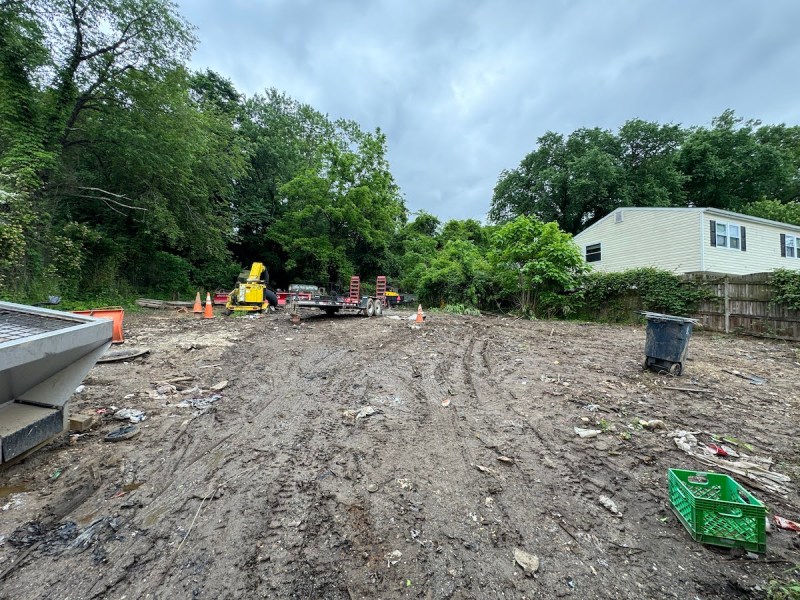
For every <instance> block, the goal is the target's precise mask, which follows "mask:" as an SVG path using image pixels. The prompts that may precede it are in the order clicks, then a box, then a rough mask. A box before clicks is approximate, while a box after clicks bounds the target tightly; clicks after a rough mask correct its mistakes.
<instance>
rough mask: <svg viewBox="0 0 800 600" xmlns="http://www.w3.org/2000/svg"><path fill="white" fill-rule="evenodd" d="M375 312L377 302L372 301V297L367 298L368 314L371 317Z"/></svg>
mask: <svg viewBox="0 0 800 600" xmlns="http://www.w3.org/2000/svg"><path fill="white" fill-rule="evenodd" d="M374 314H375V303H374V302H373V301H372V298H370V299H369V300H367V308H366V315H367V316H368V317H371V316H373V315H374Z"/></svg>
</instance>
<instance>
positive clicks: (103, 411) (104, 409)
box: [94, 408, 108, 415]
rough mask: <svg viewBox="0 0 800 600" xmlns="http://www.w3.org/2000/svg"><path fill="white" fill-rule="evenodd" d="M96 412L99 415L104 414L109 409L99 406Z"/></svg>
mask: <svg viewBox="0 0 800 600" xmlns="http://www.w3.org/2000/svg"><path fill="white" fill-rule="evenodd" d="M94 412H95V413H97V414H98V415H104V414H106V413H107V412H108V409H107V408H98V409H97V410H96V411H94Z"/></svg>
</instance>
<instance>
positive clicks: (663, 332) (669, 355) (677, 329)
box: [642, 312, 697, 375]
mask: <svg viewBox="0 0 800 600" xmlns="http://www.w3.org/2000/svg"><path fill="white" fill-rule="evenodd" d="M642 314H644V316H645V317H646V318H647V337H646V341H645V346H644V353H645V359H644V368H645V369H656V370H658V371H667V372H668V373H670V374H672V375H680V374H681V373H682V372H683V364H684V362H685V361H686V356H687V354H688V352H689V340H690V339H691V337H692V326H693V325H694V324H695V323H697V321H696V320H695V319H688V318H686V317H673V316H671V315H662V314H661V313H652V312H645V313H642Z"/></svg>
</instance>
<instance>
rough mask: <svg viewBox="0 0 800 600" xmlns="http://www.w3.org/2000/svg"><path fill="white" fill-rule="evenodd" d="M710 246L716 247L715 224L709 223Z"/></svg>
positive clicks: (713, 222) (714, 222)
mask: <svg viewBox="0 0 800 600" xmlns="http://www.w3.org/2000/svg"><path fill="white" fill-rule="evenodd" d="M711 245H712V246H716V245H717V222H716V221H711Z"/></svg>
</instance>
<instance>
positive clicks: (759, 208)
mask: <svg viewBox="0 0 800 600" xmlns="http://www.w3.org/2000/svg"><path fill="white" fill-rule="evenodd" d="M742 212H743V213H744V214H746V215H752V216H754V217H761V218H762V219H771V220H772V221H780V222H781V223H789V224H790V225H800V202H796V201H790V202H786V203H783V202H779V201H778V200H758V201H756V202H750V203H749V204H745V205H744V206H743V207H742Z"/></svg>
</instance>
